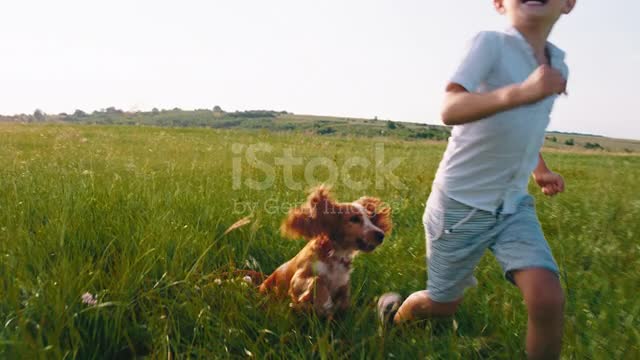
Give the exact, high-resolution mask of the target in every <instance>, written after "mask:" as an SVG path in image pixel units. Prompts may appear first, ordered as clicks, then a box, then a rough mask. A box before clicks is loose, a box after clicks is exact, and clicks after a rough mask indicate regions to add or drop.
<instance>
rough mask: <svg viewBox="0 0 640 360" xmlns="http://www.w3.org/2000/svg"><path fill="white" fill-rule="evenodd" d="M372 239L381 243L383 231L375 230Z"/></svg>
mask: <svg viewBox="0 0 640 360" xmlns="http://www.w3.org/2000/svg"><path fill="white" fill-rule="evenodd" d="M374 239H376V241H377V242H378V244H382V241H383V240H384V233H383V232H382V231H376V233H375V235H374Z"/></svg>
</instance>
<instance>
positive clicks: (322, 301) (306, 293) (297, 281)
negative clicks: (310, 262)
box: [289, 273, 335, 316]
mask: <svg viewBox="0 0 640 360" xmlns="http://www.w3.org/2000/svg"><path fill="white" fill-rule="evenodd" d="M289 293H290V295H291V299H292V300H293V307H294V308H297V309H305V308H308V307H310V305H311V306H313V309H314V310H315V311H316V313H317V314H318V315H319V316H330V315H331V314H333V311H334V308H335V304H334V303H333V300H332V299H331V293H330V291H329V288H328V287H327V283H326V281H325V280H324V278H323V277H321V276H303V273H296V274H295V275H294V276H293V278H292V279H291V287H290V288H289Z"/></svg>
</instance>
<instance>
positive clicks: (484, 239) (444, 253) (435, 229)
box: [422, 188, 558, 302]
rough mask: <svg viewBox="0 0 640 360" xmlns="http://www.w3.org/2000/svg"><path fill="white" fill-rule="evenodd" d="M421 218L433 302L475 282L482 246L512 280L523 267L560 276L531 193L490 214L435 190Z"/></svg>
mask: <svg viewBox="0 0 640 360" xmlns="http://www.w3.org/2000/svg"><path fill="white" fill-rule="evenodd" d="M422 221H423V223H424V227H425V231H426V235H427V268H428V280H427V290H428V291H429V297H430V298H431V299H432V300H434V301H437V302H451V301H454V300H457V299H459V298H461V297H462V294H463V292H464V290H465V289H466V288H467V287H470V286H475V285H476V284H477V281H476V279H475V277H474V276H473V271H474V269H475V267H476V265H477V264H478V262H479V261H480V258H481V257H482V255H483V254H484V252H485V250H486V249H489V250H491V252H492V253H493V255H494V256H495V257H496V259H497V260H498V262H499V263H500V266H501V267H502V270H503V272H504V275H505V277H506V279H507V280H509V281H511V282H512V283H513V281H514V280H513V277H512V273H513V271H515V270H520V269H525V268H544V269H548V270H550V271H552V272H553V273H555V274H556V275H557V274H558V266H557V264H556V262H555V260H554V259H553V255H552V254H551V249H550V248H549V244H547V241H546V240H545V238H544V235H543V233H542V227H541V226H540V222H539V221H538V217H537V216H536V210H535V205H534V199H533V197H532V196H531V195H527V196H525V197H523V198H522V199H521V201H520V203H519V204H518V207H517V210H516V212H515V213H513V214H500V213H499V212H498V214H492V213H491V212H488V211H485V210H480V209H476V208H473V207H470V206H468V205H465V204H463V203H460V202H458V201H456V200H453V199H451V198H449V197H447V196H446V195H445V194H444V193H442V192H441V191H440V190H437V189H436V188H434V189H433V191H432V192H431V194H430V195H429V200H428V201H427V206H426V209H425V212H424V216H423V219H422Z"/></svg>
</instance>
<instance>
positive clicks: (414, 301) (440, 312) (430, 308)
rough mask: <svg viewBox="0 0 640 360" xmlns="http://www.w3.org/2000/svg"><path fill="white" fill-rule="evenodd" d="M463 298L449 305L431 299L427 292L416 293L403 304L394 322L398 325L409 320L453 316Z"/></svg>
mask: <svg viewBox="0 0 640 360" xmlns="http://www.w3.org/2000/svg"><path fill="white" fill-rule="evenodd" d="M461 301H462V298H460V299H458V300H455V301H453V302H448V303H440V302H436V301H433V300H431V298H429V292H428V291H427V290H422V291H416V292H414V293H413V294H411V295H409V297H408V298H407V299H406V300H405V301H404V302H403V303H402V305H401V306H400V308H399V309H398V312H396V315H395V317H394V318H393V322H394V323H396V324H400V323H403V322H405V321H409V320H415V319H426V318H430V317H440V316H451V315H453V314H454V313H455V312H456V309H457V308H458V304H460V302H461Z"/></svg>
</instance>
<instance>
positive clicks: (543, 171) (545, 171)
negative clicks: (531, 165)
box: [532, 154, 564, 196]
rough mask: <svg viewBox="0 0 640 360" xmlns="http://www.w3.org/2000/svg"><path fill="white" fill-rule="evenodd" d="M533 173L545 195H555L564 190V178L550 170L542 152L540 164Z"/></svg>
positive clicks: (539, 158) (539, 159)
mask: <svg viewBox="0 0 640 360" xmlns="http://www.w3.org/2000/svg"><path fill="white" fill-rule="evenodd" d="M532 175H533V179H534V180H535V182H536V183H537V184H538V186H540V188H541V189H542V192H543V193H544V194H545V195H548V196H553V195H556V194H558V193H561V192H563V191H564V179H563V178H562V176H561V175H560V174H556V173H554V172H553V171H551V170H549V168H548V167H547V164H546V163H545V162H544V159H543V158H542V154H538V165H537V166H536V168H535V170H533V173H532Z"/></svg>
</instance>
